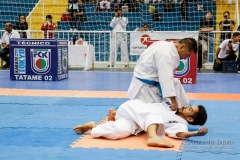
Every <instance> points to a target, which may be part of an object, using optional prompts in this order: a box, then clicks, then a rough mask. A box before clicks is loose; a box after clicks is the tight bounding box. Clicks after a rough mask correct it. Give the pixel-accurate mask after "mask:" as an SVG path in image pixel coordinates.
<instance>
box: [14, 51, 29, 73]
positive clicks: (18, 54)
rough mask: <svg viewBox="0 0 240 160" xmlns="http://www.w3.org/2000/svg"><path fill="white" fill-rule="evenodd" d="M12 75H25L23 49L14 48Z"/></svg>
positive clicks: (24, 54) (24, 53)
mask: <svg viewBox="0 0 240 160" xmlns="http://www.w3.org/2000/svg"><path fill="white" fill-rule="evenodd" d="M14 74H26V52H25V49H24V48H14Z"/></svg>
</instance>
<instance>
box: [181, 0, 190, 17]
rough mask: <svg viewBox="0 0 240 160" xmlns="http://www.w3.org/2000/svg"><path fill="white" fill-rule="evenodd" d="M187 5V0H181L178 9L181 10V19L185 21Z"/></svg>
mask: <svg viewBox="0 0 240 160" xmlns="http://www.w3.org/2000/svg"><path fill="white" fill-rule="evenodd" d="M187 7H188V1H187V0H181V2H180V10H181V15H182V21H187Z"/></svg>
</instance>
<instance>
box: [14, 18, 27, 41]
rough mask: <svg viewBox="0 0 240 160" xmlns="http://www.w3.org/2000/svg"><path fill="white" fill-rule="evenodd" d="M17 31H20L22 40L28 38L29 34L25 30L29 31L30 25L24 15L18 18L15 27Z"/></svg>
mask: <svg viewBox="0 0 240 160" xmlns="http://www.w3.org/2000/svg"><path fill="white" fill-rule="evenodd" d="M13 28H14V29H15V30H18V33H19V34H20V38H27V33H26V32H24V30H28V23H27V22H26V18H25V16H24V15H20V16H19V18H18V22H17V23H16V24H15V26H13ZM21 30H23V31H21Z"/></svg>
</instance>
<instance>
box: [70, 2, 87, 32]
mask: <svg viewBox="0 0 240 160" xmlns="http://www.w3.org/2000/svg"><path fill="white" fill-rule="evenodd" d="M84 13H85V9H84V4H83V2H82V0H78V9H77V10H76V12H75V13H74V14H73V16H74V21H72V26H73V28H74V30H81V22H84V21H86V16H85V14H84Z"/></svg>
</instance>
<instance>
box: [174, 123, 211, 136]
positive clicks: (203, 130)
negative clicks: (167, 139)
mask: <svg viewBox="0 0 240 160" xmlns="http://www.w3.org/2000/svg"><path fill="white" fill-rule="evenodd" d="M207 133H208V128H207V127H204V126H203V127H201V128H200V129H199V130H198V131H194V132H178V133H176V136H177V137H179V138H182V139H185V138H189V137H194V136H204V135H205V134H207Z"/></svg>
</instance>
